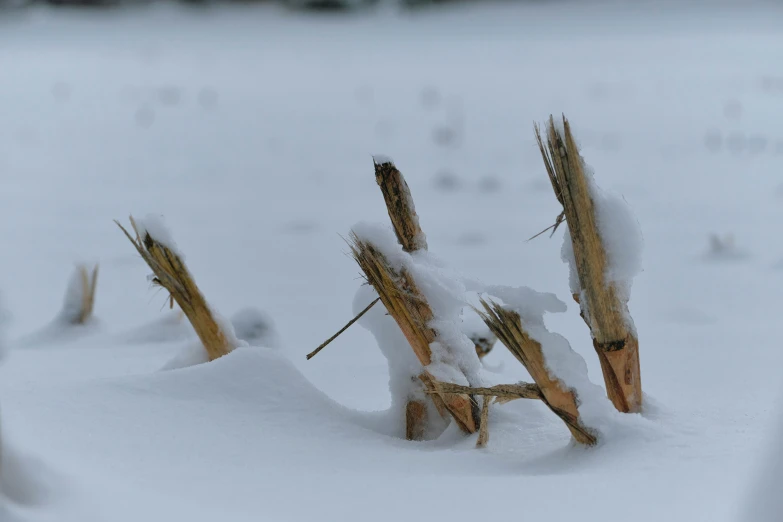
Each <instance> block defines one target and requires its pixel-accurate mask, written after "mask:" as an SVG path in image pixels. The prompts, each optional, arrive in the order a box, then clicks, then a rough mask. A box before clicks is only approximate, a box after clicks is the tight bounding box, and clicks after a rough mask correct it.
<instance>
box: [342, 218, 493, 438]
mask: <svg viewBox="0 0 783 522" xmlns="http://www.w3.org/2000/svg"><path fill="white" fill-rule="evenodd" d="M350 247H351V253H352V255H353V258H354V259H355V260H356V262H357V263H358V264H359V267H360V268H361V269H362V272H364V275H365V277H366V278H367V282H368V283H369V284H370V285H372V287H373V288H374V289H375V291H376V292H377V293H378V296H379V297H380V299H381V302H382V303H383V305H384V306H385V307H386V310H387V311H388V312H389V315H391V316H392V317H393V318H394V320H395V321H396V322H397V325H398V326H399V327H400V330H402V333H403V335H405V338H406V339H407V340H408V343H409V344H410V346H411V348H412V349H413V352H414V353H415V354H416V357H417V358H418V359H419V362H420V363H421V364H422V366H425V367H426V366H427V365H429V364H430V363H431V362H432V351H431V349H430V344H431V343H433V342H435V339H436V337H437V333H436V332H435V330H434V329H433V328H432V327H430V326H429V325H430V322H431V321H432V319H433V314H432V309H431V308H430V306H429V304H428V303H427V300H426V299H425V298H424V296H423V295H422V293H421V291H420V290H419V289H418V287H417V286H416V283H415V281H414V280H413V278H412V277H411V276H410V274H408V273H407V272H406V271H404V270H403V271H401V272H400V273H398V272H397V271H396V270H394V269H393V268H392V267H391V266H390V265H389V263H388V261H387V260H386V258H385V257H384V256H383V254H382V253H381V252H380V251H378V249H376V248H375V246H373V245H372V244H371V243H369V242H367V241H363V240H361V239H359V238H358V237H357V236H356V235H355V234H353V233H352V234H351V240H350ZM419 378H420V379H421V380H422V382H423V383H424V385H425V386H426V387H428V388H431V387H434V382H436V380H435V378H434V377H433V376H432V375H430V373H429V372H428V371H426V370H424V371H423V372H422V374H421V375H420V376H419ZM433 401H434V402H435V404H436V406H439V407H440V408H439V409H444V408H445V410H446V411H448V413H449V414H450V415H451V416H452V417H453V418H454V420H455V422H456V423H457V424H458V425H459V427H460V428H461V429H462V430H463V431H465V432H466V433H474V432H475V431H476V430H477V429H478V425H479V418H478V415H479V412H478V408H477V406H476V405H475V402H474V401H473V400H472V398H471V397H470V396H469V395H465V394H450V393H439V394H436V395H435V396H433ZM410 408H415V407H410ZM408 411H410V409H409V410H408ZM412 431H415V429H414V428H411V427H408V428H407V429H406V432H408V433H411V432H412Z"/></svg>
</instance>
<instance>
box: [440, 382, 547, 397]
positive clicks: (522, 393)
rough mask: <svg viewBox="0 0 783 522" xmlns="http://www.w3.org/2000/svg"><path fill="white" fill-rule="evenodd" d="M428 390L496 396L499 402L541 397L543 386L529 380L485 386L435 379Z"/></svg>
mask: <svg viewBox="0 0 783 522" xmlns="http://www.w3.org/2000/svg"><path fill="white" fill-rule="evenodd" d="M426 392H427V393H429V394H435V393H465V394H470V395H480V396H484V397H496V400H497V401H498V402H508V401H512V400H514V399H541V388H539V387H538V385H537V384H532V383H528V382H522V383H519V384H497V385H495V386H490V387H489V388H484V387H472V386H462V385H461V384H453V383H450V382H441V381H435V382H434V383H433V385H432V386H431V387H429V388H428V389H427V390H426Z"/></svg>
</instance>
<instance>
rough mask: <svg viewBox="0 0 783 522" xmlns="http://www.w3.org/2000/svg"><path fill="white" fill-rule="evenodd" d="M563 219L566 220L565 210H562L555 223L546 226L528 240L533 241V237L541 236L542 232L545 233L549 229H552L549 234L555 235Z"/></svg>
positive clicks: (550, 235)
mask: <svg viewBox="0 0 783 522" xmlns="http://www.w3.org/2000/svg"><path fill="white" fill-rule="evenodd" d="M563 221H565V212H561V213H560V214H559V215H558V216H557V219H556V220H555V224H554V225H550V226H548V227H546V228H545V229H544V230H542V231H541V232H539V233H538V234H536V235H535V236H533V237H531V238H530V239H528V241H532V240H533V239H535V238H537V237H538V236H540V235H541V234H543V233H544V232H546V231H547V230H550V229H552V233H551V234H549V237H552V236H554V235H555V232H557V228H558V227H559V226H560V225H561V224H562V223H563Z"/></svg>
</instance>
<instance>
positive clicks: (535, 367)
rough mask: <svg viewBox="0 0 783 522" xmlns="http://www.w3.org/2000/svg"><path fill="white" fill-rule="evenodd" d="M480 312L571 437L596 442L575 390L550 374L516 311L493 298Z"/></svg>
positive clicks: (485, 303)
mask: <svg viewBox="0 0 783 522" xmlns="http://www.w3.org/2000/svg"><path fill="white" fill-rule="evenodd" d="M481 304H482V306H483V307H484V311H483V312H479V313H480V314H481V317H482V318H483V319H484V322H485V323H486V324H487V326H489V328H490V330H492V333H493V334H495V335H496V336H497V338H498V339H500V342H502V343H503V345H505V346H506V348H508V350H509V351H510V352H511V353H512V354H513V355H514V357H516V358H517V360H519V362H521V363H522V364H523V365H524V366H525V368H526V369H527V371H528V373H529V374H530V376H531V377H532V378H533V380H534V381H535V383H536V384H537V385H538V388H539V390H540V392H541V400H542V401H544V403H545V404H546V405H547V406H548V407H549V408H550V409H551V410H552V411H553V412H554V413H555V414H556V415H557V416H558V417H560V418H561V419H562V420H563V422H565V423H566V426H568V429H569V430H570V431H571V435H573V437H574V439H575V440H576V441H578V442H581V443H582V444H587V445H592V444H595V443H596V440H597V439H596V436H595V434H594V433H593V432H592V430H590V429H589V428H587V427H585V426H583V425H582V423H581V422H580V420H579V410H578V408H577V396H576V393H575V392H574V391H572V390H570V389H568V388H567V387H566V385H564V384H563V383H562V382H561V381H560V380H559V379H558V377H557V376H556V375H551V374H550V372H549V370H548V368H547V365H546V361H545V359H544V354H543V352H542V351H541V343H539V342H538V341H536V340H535V339H533V338H532V337H531V336H530V334H529V333H528V332H527V331H526V330H525V327H524V325H523V324H522V319H521V318H520V316H519V314H517V313H516V312H514V311H512V310H507V309H505V308H503V307H502V306H501V305H499V304H497V303H494V302H489V303H488V302H487V301H484V300H483V299H482V300H481Z"/></svg>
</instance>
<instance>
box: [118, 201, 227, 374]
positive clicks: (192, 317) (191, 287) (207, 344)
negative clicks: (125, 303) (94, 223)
mask: <svg viewBox="0 0 783 522" xmlns="http://www.w3.org/2000/svg"><path fill="white" fill-rule="evenodd" d="M130 222H131V225H132V227H133V230H134V232H135V233H136V238H135V239H134V238H133V237H132V236H131V235H130V234H129V233H128V231H127V230H125V228H124V227H123V226H122V225H121V224H120V223H119V222H118V221H115V223H117V226H119V227H120V229H121V230H122V231H123V232H124V233H125V236H126V237H127V238H128V240H130V242H131V243H132V244H133V246H134V247H135V248H136V251H138V253H139V255H141V257H142V258H143V259H144V261H146V262H147V265H149V267H150V269H151V270H152V272H153V273H154V274H155V277H154V278H153V280H152V281H153V283H154V284H157V285H159V286H162V287H163V288H165V289H166V290H168V292H169V293H170V294H171V297H172V298H173V299H174V300H175V301H176V302H177V304H178V305H179V307H180V308H181V309H182V311H183V312H184V314H185V316H186V317H187V318H188V320H189V321H190V324H191V325H193V329H194V330H195V331H196V334H197V335H198V337H199V339H200V340H201V342H202V344H203V345H204V348H205V349H206V351H207V355H208V356H209V360H210V361H214V360H215V359H217V358H218V357H222V356H224V355H226V354H227V353H228V352H230V351H231V350H232V349H233V348H234V346H232V345H231V343H230V342H229V337H227V336H226V334H225V332H224V331H223V329H222V328H221V327H220V325H219V324H218V323H217V321H216V320H215V317H214V316H213V315H212V311H211V310H210V308H209V305H208V304H207V301H206V299H204V296H203V295H202V294H201V291H200V290H199V288H198V286H196V282H195V281H194V280H193V276H191V275H190V272H189V271H188V269H187V267H186V266H185V263H184V262H183V261H182V259H180V257H179V256H178V255H177V254H176V253H174V252H172V251H171V249H170V248H168V247H167V246H166V245H163V244H161V243H159V242H158V241H156V240H155V238H153V237H152V236H150V235H149V233H146V232H145V233H144V237H140V236H139V231H138V228H137V227H136V222H135V221H134V219H133V216H131V217H130Z"/></svg>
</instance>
